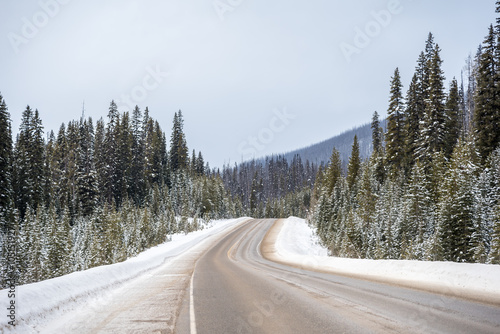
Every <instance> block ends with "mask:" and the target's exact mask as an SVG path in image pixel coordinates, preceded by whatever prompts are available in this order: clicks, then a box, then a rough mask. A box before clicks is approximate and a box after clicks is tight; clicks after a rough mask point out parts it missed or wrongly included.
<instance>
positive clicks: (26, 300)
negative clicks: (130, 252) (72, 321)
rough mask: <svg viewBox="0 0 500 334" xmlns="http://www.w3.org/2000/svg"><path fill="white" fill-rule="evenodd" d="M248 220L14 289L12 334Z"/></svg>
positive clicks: (0, 302)
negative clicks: (108, 263)
mask: <svg viewBox="0 0 500 334" xmlns="http://www.w3.org/2000/svg"><path fill="white" fill-rule="evenodd" d="M247 219H248V218H239V219H231V220H221V221H213V222H210V223H209V224H208V226H206V227H205V229H203V230H201V231H196V232H192V233H189V234H187V235H185V234H176V235H173V236H172V241H170V242H167V243H164V244H162V245H159V246H157V247H153V248H151V249H149V250H147V251H144V252H142V253H141V254H139V255H138V256H136V257H134V258H131V259H128V260H127V261H124V262H121V263H117V264H113V265H107V266H101V267H96V268H92V269H89V270H85V271H80V272H75V273H72V274H69V275H65V276H61V277H57V278H54V279H50V280H46V281H42V282H38V283H33V284H27V285H22V286H18V287H16V291H15V294H16V297H15V305H16V321H17V324H18V325H17V326H16V328H15V331H13V332H16V333H21V332H23V333H32V332H37V330H35V329H34V328H39V327H40V326H42V325H43V324H44V323H46V322H48V321H51V320H52V319H56V318H58V317H60V316H62V315H63V314H65V313H66V312H68V311H71V310H75V309H78V307H79V306H81V305H87V304H89V303H92V302H94V301H95V300H96V299H97V298H101V297H102V296H103V294H106V292H108V291H110V290H115V289H116V288H119V287H120V286H122V285H123V283H125V282H129V281H131V280H133V279H134V278H137V277H140V276H144V275H145V274H147V273H149V272H151V271H153V270H155V269H156V268H158V267H160V266H162V265H164V264H166V263H168V262H170V261H173V260H174V259H175V258H176V257H178V256H179V255H180V254H183V253H185V252H186V251H188V250H190V249H191V248H193V247H194V246H196V245H199V244H200V243H201V242H203V241H204V240H207V239H208V238H209V237H211V236H214V235H216V234H219V233H222V232H224V231H227V230H228V229H230V228H232V227H235V226H237V225H238V223H240V222H243V221H244V220H247ZM7 294H8V291H7V290H1V291H0V307H1V309H2V310H4V311H3V312H2V313H5V314H0V333H4V332H9V331H11V330H13V328H12V326H8V324H7V322H8V321H9V320H10V319H9V318H7V307H8V306H9V302H10V299H9V298H8V296H7Z"/></svg>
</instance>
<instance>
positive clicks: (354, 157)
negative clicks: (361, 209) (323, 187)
mask: <svg viewBox="0 0 500 334" xmlns="http://www.w3.org/2000/svg"><path fill="white" fill-rule="evenodd" d="M360 168H361V158H360V156H359V143H358V136H356V135H355V136H354V142H353V144H352V150H351V157H350V159H349V164H348V166H347V185H348V186H349V189H351V191H352V190H354V184H355V183H356V181H357V179H358V175H359V170H360Z"/></svg>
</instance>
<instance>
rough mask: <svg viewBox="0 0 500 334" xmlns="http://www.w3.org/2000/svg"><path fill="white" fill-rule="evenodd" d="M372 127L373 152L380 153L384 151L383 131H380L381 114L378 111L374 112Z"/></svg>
mask: <svg viewBox="0 0 500 334" xmlns="http://www.w3.org/2000/svg"><path fill="white" fill-rule="evenodd" d="M371 129H372V147H373V152H374V153H375V154H377V155H378V154H380V153H381V151H382V133H381V131H380V120H379V115H378V113H377V112H376V111H374V112H373V116H372V123H371Z"/></svg>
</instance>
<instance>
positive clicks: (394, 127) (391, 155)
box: [386, 68, 405, 173]
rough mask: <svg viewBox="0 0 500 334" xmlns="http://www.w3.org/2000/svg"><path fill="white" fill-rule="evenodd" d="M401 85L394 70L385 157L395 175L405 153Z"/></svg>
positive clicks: (399, 78)
mask: <svg viewBox="0 0 500 334" xmlns="http://www.w3.org/2000/svg"><path fill="white" fill-rule="evenodd" d="M402 87H403V85H402V84H401V77H400V74H399V69H398V68H396V70H395V71H394V76H393V77H392V78H391V97H390V100H389V109H388V111H387V134H386V156H387V163H388V165H389V167H390V168H391V170H392V172H393V173H397V172H398V171H399V170H400V169H401V166H402V162H403V156H404V152H405V147H404V144H405V133H404V118H403V117H404V114H403V110H404V109H403V108H404V101H403V95H402V93H401V89H402Z"/></svg>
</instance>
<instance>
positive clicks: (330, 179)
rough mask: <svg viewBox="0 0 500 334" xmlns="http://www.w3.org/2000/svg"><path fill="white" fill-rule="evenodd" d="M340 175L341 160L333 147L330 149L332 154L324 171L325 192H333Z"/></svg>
mask: <svg viewBox="0 0 500 334" xmlns="http://www.w3.org/2000/svg"><path fill="white" fill-rule="evenodd" d="M341 176H342V161H341V160H340V153H339V151H338V150H337V149H336V148H335V147H334V148H333V150H332V155H331V157H330V162H329V164H328V167H327V169H326V172H325V179H324V182H325V186H326V190H327V194H328V195H329V196H330V195H332V193H333V190H334V188H335V186H336V185H337V182H338V181H339V180H340V178H341Z"/></svg>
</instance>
